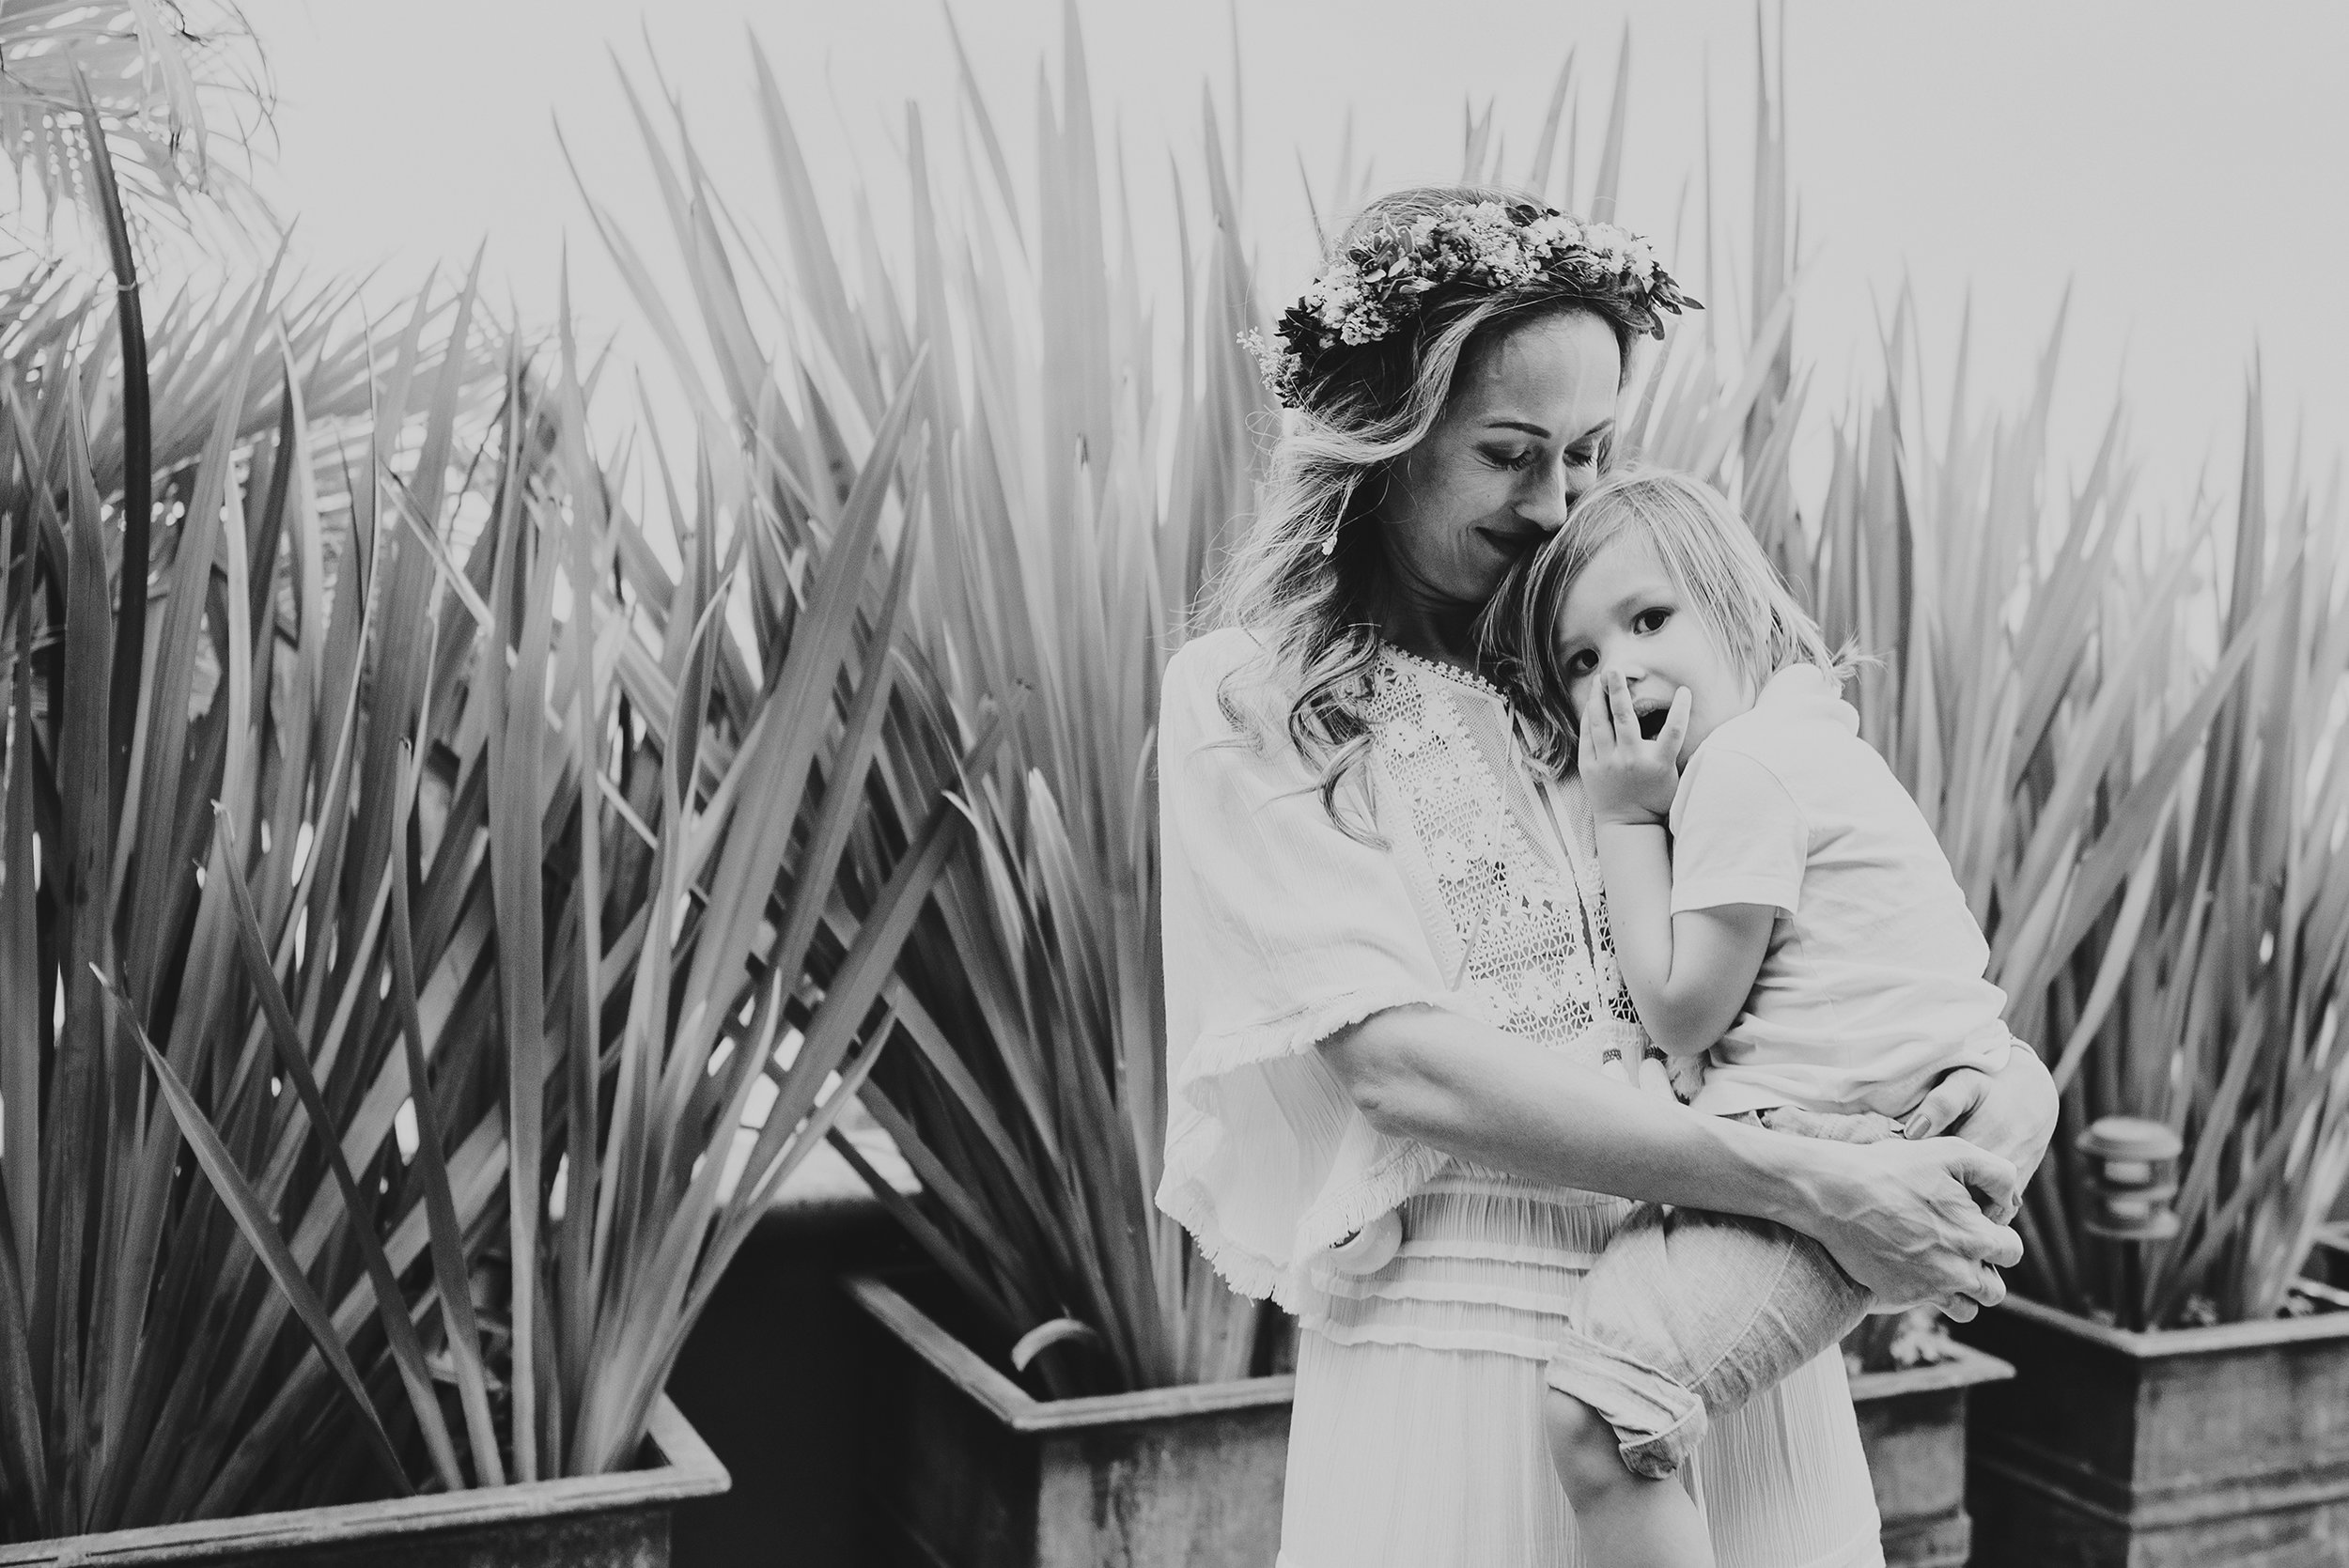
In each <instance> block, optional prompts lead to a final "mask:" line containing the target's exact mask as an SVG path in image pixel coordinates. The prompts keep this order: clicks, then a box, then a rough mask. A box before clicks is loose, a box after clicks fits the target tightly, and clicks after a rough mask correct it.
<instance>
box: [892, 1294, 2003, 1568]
mask: <svg viewBox="0 0 2349 1568" xmlns="http://www.w3.org/2000/svg"><path fill="white" fill-rule="evenodd" d="M846 1288H847V1290H848V1295H849V1296H850V1298H851V1299H852V1300H853V1301H854V1303H855V1304H856V1306H857V1308H858V1309H859V1310H860V1311H861V1312H863V1314H864V1315H865V1316H866V1317H867V1318H868V1319H869V1320H870V1321H871V1322H872V1323H873V1324H874V1325H875V1326H876V1327H878V1329H879V1338H880V1340H881V1341H882V1343H884V1345H885V1346H886V1347H887V1348H886V1349H885V1351H884V1352H883V1353H882V1354H881V1356H880V1357H879V1365H877V1367H876V1369H875V1383H876V1387H875V1389H874V1395H875V1403H876V1404H877V1405H879V1407H880V1408H881V1409H883V1410H886V1411H888V1412H889V1413H890V1416H889V1420H888V1421H886V1422H885V1423H883V1424H882V1426H881V1427H880V1428H879V1430H878V1431H876V1432H875V1433H874V1434H873V1440H874V1441H875V1443H876V1446H877V1450H878V1452H875V1453H874V1454H873V1456H872V1463H871V1464H870V1465H869V1466H868V1467H867V1473H868V1475H869V1476H870V1477H871V1478H872V1482H873V1484H875V1485H877V1486H879V1488H880V1489H881V1490H880V1495H879V1497H878V1498H877V1499H876V1501H877V1502H878V1504H879V1513H880V1514H882V1515H883V1518H882V1521H881V1526H882V1528H881V1530H880V1539H879V1540H876V1541H875V1542H874V1543H873V1550H874V1552H875V1553H876V1556H875V1557H874V1559H873V1560H874V1561H876V1562H881V1563H887V1564H889V1565H890V1568H1095V1565H1097V1564H1098V1565H1104V1568H1175V1565H1185V1568H1193V1565H1195V1568H1209V1565H1213V1568H1225V1565H1229V1568H1270V1565H1271V1563H1272V1560H1273V1558H1274V1556H1275V1555H1276V1553H1277V1552H1278V1551H1279V1549H1280V1540H1281V1490H1282V1481H1283V1471H1284V1470H1285V1468H1286V1466H1287V1462H1288V1430H1289V1403H1290V1400H1291V1398H1292V1396H1293V1394H1294V1392H1295V1388H1296V1380H1295V1379H1294V1378H1290V1377H1255V1378H1249V1379H1247V1380H1245V1381H1243V1382H1237V1383H1217V1384H1208V1385H1205V1386H1201V1387H1194V1388H1184V1389H1153V1390H1151V1391H1150V1392H1147V1393H1139V1394H1112V1395H1108V1396H1105V1397H1101V1398H1094V1399H1068V1400H1057V1401H1049V1402H1048V1401H1040V1400H1036V1399H1033V1398H1031V1397H1030V1396H1029V1395H1028V1393H1027V1391H1026V1390H1025V1389H1021V1388H1020V1387H1019V1385H1017V1384H1015V1383H1014V1382H1012V1381H1011V1379H1009V1378H1008V1377H1005V1376H1004V1375H1003V1374H1002V1373H1000V1372H998V1371H996V1370H995V1369H994V1368H993V1367H992V1366H990V1365H989V1364H988V1362H986V1361H985V1360H983V1359H982V1358H979V1357H978V1356H977V1355H975V1354H974V1353H973V1352H972V1351H971V1350H970V1349H968V1348H967V1347H966V1346H964V1345H963V1343H961V1342H960V1341H959V1340H957V1339H956V1338H955V1337H954V1336H953V1335H952V1334H951V1333H950V1332H948V1331H947V1330H946V1329H945V1328H943V1327H940V1326H939V1324H938V1323H937V1322H936V1321H934V1320H933V1319H932V1318H931V1317H930V1316H929V1315H928V1314H927V1313H926V1312H923V1311H922V1310H921V1309H920V1308H919V1307H917V1306H915V1305H914V1304H913V1303H912V1302H910V1301H909V1300H907V1299H906V1297H905V1296H902V1295H900V1294H899V1293H898V1292H897V1291H896V1290H895V1289H894V1288H893V1287H892V1286H891V1285H890V1284H889V1283H888V1282H887V1281H884V1280H881V1279H879V1278H875V1277H873V1276H869V1275H864V1276H851V1277H850V1278H849V1279H848V1281H846ZM2013 1375H2014V1369H2013V1368H2011V1367H2009V1366H2008V1365H2007V1364H2006V1363H2005V1362H2003V1361H2000V1360H1999V1359H1998V1358H1995V1357H1991V1356H1985V1355H1983V1354H1982V1353H1980V1352H1978V1351H1973V1350H1968V1349H1967V1348H1966V1347H1964V1346H1962V1345H1961V1346H1958V1347H1956V1354H1955V1355H1954V1356H1952V1358H1950V1359H1949V1360H1947V1361H1943V1362H1939V1363H1937V1364H1936V1365H1933V1366H1929V1367H1919V1368H1916V1369H1914V1370H1911V1371H1907V1372H1889V1373H1872V1374H1866V1375H1864V1376H1860V1377H1856V1378H1854V1379H1853V1380H1852V1399H1853V1402H1854V1404H1855V1405H1857V1407H1858V1410H1859V1431H1860V1437H1861V1440H1862V1441H1863V1442H1864V1443H1865V1445H1866V1447H1867V1451H1868V1467H1869V1470H1870V1472H1871V1474H1872V1475H1873V1477H1874V1479H1875V1492H1876V1507H1877V1510H1878V1512H1879V1513H1880V1514H1882V1515H1883V1520H1884V1526H1883V1529H1884V1547H1885V1560H1886V1562H1887V1564H1888V1568H1958V1565H1960V1564H1962V1563H1964V1562H1965V1561H1966V1560H1967V1549H1968V1537H1969V1534H1970V1530H1969V1527H1968V1518H1967V1514H1966V1496H1965V1490H1966V1484H1965V1476H1966V1410H1967V1394H1968V1390H1969V1389H1973V1388H1976V1387H1978V1386H1980V1385H1983V1384H1985V1383H1990V1382H1994V1381H1996V1380H1998V1379H2000V1378H2005V1377H2011V1376H2013Z"/></svg>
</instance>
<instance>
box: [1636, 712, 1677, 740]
mask: <svg viewBox="0 0 2349 1568" xmlns="http://www.w3.org/2000/svg"><path fill="white" fill-rule="evenodd" d="M1671 717H1672V714H1671V712H1670V710H1668V709H1666V708H1660V707H1651V708H1649V709H1648V710H1647V711H1646V712H1645V713H1642V714H1641V715H1639V720H1640V738H1641V739H1642V740H1653V739H1655V738H1656V737H1657V736H1659V735H1661V734H1663V733H1664V721H1665V720H1666V719H1669V718H1671Z"/></svg>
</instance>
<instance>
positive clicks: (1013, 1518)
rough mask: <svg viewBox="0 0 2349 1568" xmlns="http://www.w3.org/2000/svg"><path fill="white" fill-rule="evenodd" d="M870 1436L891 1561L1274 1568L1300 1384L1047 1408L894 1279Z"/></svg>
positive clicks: (897, 1565)
mask: <svg viewBox="0 0 2349 1568" xmlns="http://www.w3.org/2000/svg"><path fill="white" fill-rule="evenodd" d="M845 1283H846V1288H847V1289H848V1294H849V1296H850V1297H851V1298H852V1299H853V1300H854V1301H855V1303H856V1305H857V1307H858V1308H859V1309H860V1310H861V1311H862V1312H863V1313H864V1315H865V1316H866V1317H867V1318H869V1319H870V1320H871V1322H872V1323H873V1324H874V1325H875V1326H876V1327H878V1328H879V1332H880V1336H881V1338H882V1340H883V1343H884V1345H885V1346H886V1348H885V1350H884V1351H883V1353H882V1354H881V1355H880V1357H879V1359H878V1364H877V1365H876V1367H875V1369H874V1371H875V1387H874V1389H873V1398H874V1400H875V1402H876V1403H877V1404H878V1405H879V1407H880V1408H881V1409H883V1410H885V1411H887V1412H888V1413H889V1419H888V1420H887V1421H884V1422H882V1423H879V1426H878V1428H877V1429H876V1430H875V1431H874V1433H873V1435H872V1436H873V1440H874V1443H875V1446H876V1448H877V1449H878V1451H879V1452H876V1453H874V1454H873V1456H872V1463H871V1465H870V1466H869V1467H868V1469H867V1474H868V1476H869V1477H870V1482H871V1484H873V1485H874V1486H876V1487H878V1488H879V1496H878V1497H877V1498H875V1501H876V1502H877V1504H878V1507H879V1513H880V1514H881V1520H880V1524H881V1529H880V1531H879V1534H880V1539H879V1540H878V1541H875V1542H874V1543H873V1544H872V1545H873V1549H874V1551H875V1553H876V1555H875V1557H874V1558H873V1559H872V1560H873V1561H875V1562H877V1563H887V1564H890V1565H891V1568H1178V1565H1196V1568H1211V1565H1212V1568H1272V1560H1273V1557H1274V1555H1275V1554H1276V1553H1277V1552H1278V1551H1279V1549H1280V1542H1281V1488H1282V1482H1283V1472H1284V1470H1285V1468H1286V1466H1287V1455H1288V1436H1289V1403H1290V1398H1291V1396H1292V1394H1293V1393H1294V1391H1295V1389H1296V1379H1295V1378H1293V1377H1252V1378H1248V1379H1245V1380H1243V1381H1240V1382H1237V1383H1207V1384H1199V1385H1194V1386H1192V1387H1189V1388H1179V1389H1150V1390H1148V1391H1146V1392H1143V1393H1132V1394H1105V1395H1100V1396H1097V1397H1093V1398H1085V1399H1063V1400H1052V1401H1043V1400H1036V1399H1033V1398H1031V1397H1029V1395H1028V1393H1027V1391H1026V1390H1025V1389H1021V1388H1020V1387H1019V1385H1018V1384H1016V1383H1014V1382H1013V1381H1012V1380H1011V1379H1010V1378H1008V1377H1006V1376H1004V1375H1003V1374H1002V1373H1000V1372H997V1371H996V1370H995V1369H994V1368H993V1367H992V1366H990V1365H988V1362H987V1361H985V1360H984V1359H982V1358H980V1357H979V1356H977V1355H976V1354H975V1353H973V1352H972V1351H971V1350H970V1349H968V1348H966V1347H965V1346H964V1345H963V1343H962V1342H960V1341H959V1340H957V1339H956V1338H955V1337H954V1336H953V1335H952V1334H950V1333H949V1332H947V1330H946V1329H944V1328H942V1327H940V1326H939V1325H938V1324H937V1323H936V1322H935V1321H933V1320H932V1319H931V1318H930V1317H929V1315H928V1314H927V1313H926V1312H923V1311H922V1310H921V1309H920V1308H918V1307H916V1306H915V1305H914V1304H913V1303H912V1302H910V1301H909V1300H907V1299H906V1298H905V1297H904V1296H901V1295H899V1294H898V1293H897V1291H896V1290H895V1289H894V1288H893V1287H892V1286H891V1285H889V1284H888V1283H887V1282H885V1281H882V1280H879V1279H877V1278H875V1277H873V1276H870V1275H857V1276H851V1277H850V1278H849V1279H848V1281H846V1282H845Z"/></svg>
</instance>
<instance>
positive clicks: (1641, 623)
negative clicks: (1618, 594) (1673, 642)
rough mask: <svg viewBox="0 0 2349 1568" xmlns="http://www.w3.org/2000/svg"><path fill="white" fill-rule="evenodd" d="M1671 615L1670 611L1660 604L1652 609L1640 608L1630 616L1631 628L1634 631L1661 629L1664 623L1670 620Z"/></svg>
mask: <svg viewBox="0 0 2349 1568" xmlns="http://www.w3.org/2000/svg"><path fill="white" fill-rule="evenodd" d="M1671 619H1672V612H1671V611H1669V610H1666V609H1665V608H1663V607H1662V606H1661V605H1658V606H1657V607H1656V608H1654V609H1650V610H1642V611H1641V612H1640V613H1638V614H1636V615H1634V616H1632V617H1631V629H1632V630H1634V631H1650V632H1653V631H1661V630H1663V629H1664V623H1665V622H1666V621H1669V620H1671Z"/></svg>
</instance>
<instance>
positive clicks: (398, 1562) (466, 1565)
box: [0, 1398, 727, 1568]
mask: <svg viewBox="0 0 2349 1568" xmlns="http://www.w3.org/2000/svg"><path fill="white" fill-rule="evenodd" d="M726 1485H727V1478H726V1471H725V1467H724V1466H723V1465H721V1464H719V1463H718V1460H717V1457H716V1456H715V1455H714V1454H712V1453H711V1452H709V1450H708V1448H707V1447H706V1446H704V1444H703V1443H702V1440H701V1438H700V1437H698V1436H695V1435H694V1432H693V1429H692V1427H691V1426H688V1425H687V1424H686V1422H685V1418H684V1417H682V1416H680V1415H678V1414H677V1407H676V1406H675V1405H671V1404H670V1403H669V1402H668V1400H667V1399H665V1398H664V1399H662V1400H661V1401H660V1402H659V1403H658V1404H657V1405H654V1406H653V1414H652V1423H651V1430H650V1431H649V1432H648V1433H647V1435H646V1442H645V1454H644V1465H643V1467H642V1468H639V1469H633V1470H623V1471H620V1472H619V1473H617V1474H614V1475H601V1476H581V1477H577V1478H573V1479H568V1480H563V1481H540V1482H533V1483H530V1484H529V1485H526V1486H497V1487H485V1488H482V1489H481V1490H478V1491H471V1492H444V1493H438V1494H435V1495H432V1496H428V1497H416V1498H398V1499H396V1500H393V1501H389V1502H362V1503H345V1504H341V1505H338V1506H335V1507H332V1508H303V1509H295V1510H291V1511H289V1512H287V1513H282V1514H248V1515H246V1516H245V1517H243V1518H241V1519H208V1520H204V1521H202V1522H200V1523H195V1524H184V1525H158V1526H154V1527H152V1528H149V1529H124V1530H112V1531H109V1532H107V1533H105V1534H102V1535H73V1536H61V1537H58V1538H55V1539H53V1540H48V1541H30V1542H25V1543H23V1544H21V1545H13V1546H0V1565H7V1568H18V1565H24V1564H35V1563H54V1564H58V1565H60V1568H62V1565H64V1564H68V1563H71V1564H76V1565H81V1564H87V1565H90V1568H101V1565H102V1568H132V1565H136V1564H149V1563H157V1564H160V1563H169V1564H174V1565H179V1564H196V1563H202V1564H204V1565H206V1568H295V1565H297V1564H298V1565H300V1568H665V1565H666V1564H667V1562H668V1560H669V1515H670V1513H671V1511H672V1510H673V1509H675V1508H676V1507H677V1505H678V1504H679V1503H682V1502H685V1501H687V1500H689V1499H691V1498H704V1497H709V1496H711V1495H713V1494H715V1493H719V1492H723V1491H724V1490H725V1489H726Z"/></svg>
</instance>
